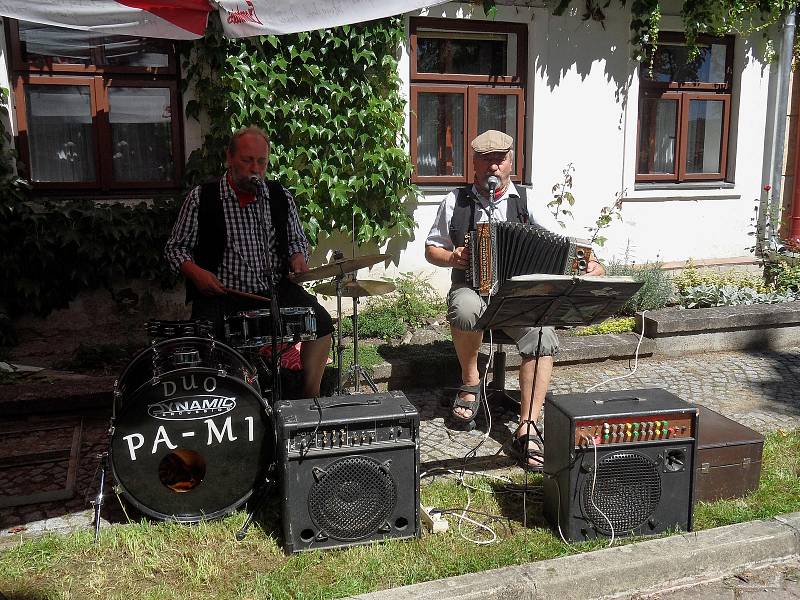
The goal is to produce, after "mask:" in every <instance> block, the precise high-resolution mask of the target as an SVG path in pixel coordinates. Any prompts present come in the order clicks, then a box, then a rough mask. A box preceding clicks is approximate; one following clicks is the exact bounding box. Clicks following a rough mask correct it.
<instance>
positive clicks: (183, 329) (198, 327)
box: [145, 319, 214, 342]
mask: <svg viewBox="0 0 800 600" xmlns="http://www.w3.org/2000/svg"><path fill="white" fill-rule="evenodd" d="M145 330H146V331H147V335H148V336H150V341H153V342H157V341H160V340H166V339H171V338H178V337H211V336H212V335H213V334H214V325H213V324H212V323H211V321H165V320H163V319H150V320H149V321H147V323H146V325H145Z"/></svg>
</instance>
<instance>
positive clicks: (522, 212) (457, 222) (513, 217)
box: [448, 185, 530, 283]
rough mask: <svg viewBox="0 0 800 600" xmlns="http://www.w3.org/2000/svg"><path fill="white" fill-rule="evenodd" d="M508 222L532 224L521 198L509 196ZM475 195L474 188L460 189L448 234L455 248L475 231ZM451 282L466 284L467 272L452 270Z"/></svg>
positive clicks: (461, 244)
mask: <svg viewBox="0 0 800 600" xmlns="http://www.w3.org/2000/svg"><path fill="white" fill-rule="evenodd" d="M506 202H508V206H507V208H506V221H510V222H512V223H530V217H529V215H528V205H527V203H526V202H525V200H524V199H523V198H520V197H519V196H509V197H508V198H507V199H506ZM475 203H476V199H475V194H473V192H472V186H471V185H470V186H467V187H462V188H459V189H458V194H457V195H456V204H455V207H454V208H453V216H452V217H451V218H450V227H449V230H448V233H449V234H450V240H451V241H452V242H453V247H454V248H459V247H461V246H463V245H464V236H465V235H466V234H467V232H468V231H475ZM450 281H451V282H452V283H464V282H465V281H466V277H465V271H464V270H462V269H451V270H450Z"/></svg>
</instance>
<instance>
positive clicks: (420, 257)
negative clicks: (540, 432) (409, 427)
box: [0, 2, 771, 289]
mask: <svg viewBox="0 0 800 600" xmlns="http://www.w3.org/2000/svg"><path fill="white" fill-rule="evenodd" d="M584 6H585V5H584V3H583V2H575V3H573V5H572V6H571V7H570V9H568V10H567V12H566V13H565V14H564V15H563V16H561V17H555V16H553V15H552V14H551V13H550V11H549V9H547V8H544V7H541V8H527V7H510V6H498V7H497V17H496V20H498V21H511V22H518V23H527V24H528V32H529V35H528V90H527V98H526V107H527V114H526V149H527V152H526V160H527V164H526V165H525V171H526V173H527V183H528V184H529V185H528V186H526V191H527V194H528V198H529V202H530V204H531V207H532V209H533V211H534V214H535V213H536V211H541V210H543V207H544V205H545V204H546V203H547V202H548V201H549V200H550V199H551V197H552V196H551V194H552V193H551V188H552V186H553V184H554V183H556V182H557V181H559V179H560V177H561V171H562V169H563V168H564V167H565V166H566V165H567V164H568V163H572V164H573V165H574V167H575V174H574V188H573V190H572V191H573V194H574V196H575V198H576V200H577V202H576V205H575V207H574V209H573V212H574V215H575V219H574V223H572V226H571V229H572V230H573V231H577V232H578V233H585V229H584V228H585V227H587V226H590V225H592V224H593V222H594V221H595V219H596V218H597V216H598V215H599V212H600V209H601V208H602V207H603V206H607V205H609V204H610V203H611V202H613V200H614V198H615V196H616V195H617V194H618V193H620V192H623V191H624V203H623V209H622V214H623V219H624V220H623V222H615V223H614V224H612V226H611V227H610V228H609V229H608V230H606V231H605V232H604V233H603V235H605V236H606V237H607V238H608V242H607V243H606V245H605V247H604V248H601V249H600V250H599V253H600V255H601V256H602V257H604V258H607V259H610V258H617V259H619V258H621V257H622V256H623V254H624V252H625V249H626V247H628V248H630V252H631V254H630V258H632V259H635V260H636V262H637V263H642V262H644V261H647V260H655V259H660V260H663V261H673V260H685V259H688V258H694V259H718V258H727V257H736V256H743V255H746V254H747V251H746V248H747V247H748V246H749V245H750V240H751V238H750V236H748V235H747V234H748V231H749V230H750V228H751V226H750V219H751V217H752V216H753V214H754V213H753V208H754V206H755V200H756V199H757V198H758V197H759V196H760V195H761V193H762V191H761V187H762V170H763V160H762V158H763V154H764V151H765V147H766V144H765V141H766V140H765V124H766V123H767V113H768V108H767V98H768V94H769V91H770V85H771V83H770V70H769V68H768V66H767V65H765V64H764V63H763V61H762V58H761V56H760V51H759V49H758V46H757V44H754V43H749V42H748V41H747V40H741V39H738V40H737V43H736V47H735V63H734V86H735V89H734V99H733V102H732V107H731V108H732V110H731V128H730V139H731V144H730V148H731V154H730V155H729V163H730V164H731V165H735V169H734V171H732V174H733V178H732V181H733V182H734V185H732V186H725V187H720V186H716V187H712V188H704V189H697V188H695V189H686V188H678V187H675V186H672V187H669V189H652V186H651V187H650V188H647V187H646V186H639V187H638V188H637V186H636V185H635V183H634V176H635V157H636V148H635V145H636V128H637V104H638V92H639V89H638V74H637V68H638V67H637V64H636V63H635V62H634V61H633V60H632V59H631V54H632V52H631V48H630V46H629V43H628V40H629V38H630V30H629V22H630V14H629V9H623V8H617V6H618V5H617V4H616V3H615V4H613V5H611V6H610V7H609V8H608V9H606V15H607V19H606V20H605V23H604V24H605V30H604V29H603V27H602V26H601V24H600V23H599V22H596V21H591V20H589V21H583V20H582V18H581V15H582V14H583V12H584ZM662 8H663V10H664V12H665V16H664V19H663V22H662V30H663V31H667V30H680V19H679V17H678V16H677V15H678V11H677V9H671V8H670V7H669V5H664V6H663V7H662ZM416 14H417V15H420V16H430V17H447V18H454V19H484V18H485V17H484V16H483V11H482V9H481V8H479V7H475V6H473V5H471V4H467V3H457V2H451V3H448V4H444V5H440V6H437V7H434V8H431V9H428V10H426V11H420V12H419V13H416ZM2 35H3V31H2V28H0V85H4V86H6V87H8V86H9V82H8V65H7V60H8V59H7V56H8V54H7V46H6V44H5V40H3V39H2ZM408 59H409V57H408V48H407V47H406V48H403V52H402V56H401V61H400V67H399V68H400V75H401V78H402V82H403V83H402V85H403V92H404V94H405V96H406V98H408V92H409V81H408V79H409V62H408ZM190 94H191V91H190V92H189V93H187V94H185V95H184V98H183V100H184V104H185V103H186V102H187V101H188V100H189V99H190ZM12 115H13V111H12ZM12 123H13V119H12ZM12 126H13V125H12ZM407 131H408V129H407ZM201 136H202V126H201V125H200V124H198V123H197V122H196V121H194V120H193V119H188V118H187V119H185V122H184V141H185V150H186V155H187V156H188V155H189V153H190V152H191V151H192V150H193V149H195V148H196V147H198V146H199V144H200V143H201V140H202V137H201ZM767 150H769V149H768V148H767ZM734 154H735V155H734ZM664 187H665V186H662V188H664ZM666 187H668V186H666ZM447 191H448V188H434V187H430V186H425V187H422V188H421V192H422V195H421V196H420V197H419V198H418V199H416V200H415V201H412V202H409V210H410V211H412V212H413V216H414V219H415V221H416V223H417V227H416V229H415V231H414V236H413V239H412V240H411V241H408V242H406V241H401V240H399V239H398V240H393V241H391V242H390V243H389V244H388V245H387V246H385V247H383V248H377V247H366V248H361V249H357V250H356V253H358V254H366V253H372V252H377V251H386V252H389V253H391V254H392V255H393V256H394V259H393V261H392V262H391V264H389V265H388V268H387V269H386V270H384V269H383V267H382V266H379V267H377V268H375V269H373V270H372V272H368V271H366V270H365V271H362V272H360V273H359V277H361V278H366V277H378V276H381V275H383V274H384V273H385V274H387V275H390V276H394V275H396V274H397V273H398V272H404V271H422V272H425V273H427V274H429V276H430V278H431V281H432V282H434V283H435V284H436V285H437V287H439V288H440V289H446V287H447V285H448V274H447V271H446V270H444V269H439V268H436V267H433V266H431V265H429V264H428V263H427V262H426V261H425V258H424V241H425V237H426V235H427V232H428V229H429V228H430V224H431V223H432V221H433V219H434V216H435V214H436V209H437V206H438V203H439V202H440V201H441V199H442V198H443V197H444V195H445V194H446V193H447ZM333 248H341V249H342V250H344V251H345V253H346V255H350V253H351V245H350V242H349V240H347V239H343V238H341V237H337V236H334V237H332V238H329V239H327V240H324V241H323V242H322V243H321V244H320V247H319V248H318V249H317V251H316V252H315V254H314V256H313V257H312V263H316V264H319V263H321V262H323V261H325V260H326V259H327V257H328V256H329V255H330V251H331V249H333Z"/></svg>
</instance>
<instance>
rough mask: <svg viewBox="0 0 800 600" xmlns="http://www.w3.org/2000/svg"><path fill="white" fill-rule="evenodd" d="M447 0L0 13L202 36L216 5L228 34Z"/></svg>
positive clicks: (62, 23)
mask: <svg viewBox="0 0 800 600" xmlns="http://www.w3.org/2000/svg"><path fill="white" fill-rule="evenodd" d="M445 1H446V0H172V1H166V0H161V1H158V0H35V1H31V0H0V15H2V16H5V17H11V18H14V19H20V20H22V21H31V22H33V23H43V24H46V25H56V26H58V27H69V28H72V29H82V30H84V31H97V32H100V33H111V34H120V35H134V36H145V37H158V38H170V39H194V38H198V37H202V36H203V32H204V31H205V29H206V24H207V22H208V15H209V13H211V12H213V11H218V12H219V16H220V20H221V21H222V26H223V28H224V31H225V35H226V36H227V37H230V38H239V37H248V36H254V35H270V34H276V35H280V34H284V33H295V32H298V31H313V30H315V29H324V28H328V27H336V26H338V25H345V24H347V23H360V22H363V21H371V20H373V19H380V18H382V17H388V16H391V15H397V14H401V13H405V12H410V11H413V10H418V9H420V8H423V7H425V6H432V5H434V4H441V3H442V2H445Z"/></svg>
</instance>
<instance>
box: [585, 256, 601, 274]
mask: <svg viewBox="0 0 800 600" xmlns="http://www.w3.org/2000/svg"><path fill="white" fill-rule="evenodd" d="M586 274H587V275H592V276H594V277H599V276H601V275H605V274H606V270H605V269H604V268H603V265H601V264H600V263H599V262H598V261H596V260H595V259H594V258H592V259H591V260H590V261H589V262H588V264H587V265H586Z"/></svg>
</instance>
